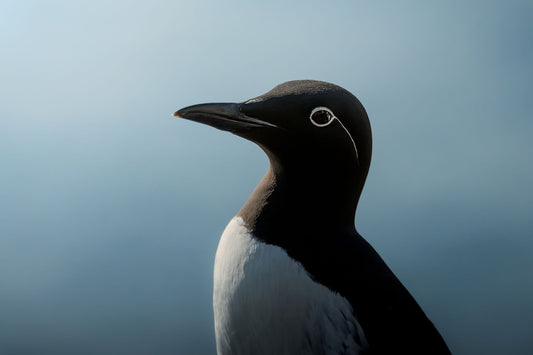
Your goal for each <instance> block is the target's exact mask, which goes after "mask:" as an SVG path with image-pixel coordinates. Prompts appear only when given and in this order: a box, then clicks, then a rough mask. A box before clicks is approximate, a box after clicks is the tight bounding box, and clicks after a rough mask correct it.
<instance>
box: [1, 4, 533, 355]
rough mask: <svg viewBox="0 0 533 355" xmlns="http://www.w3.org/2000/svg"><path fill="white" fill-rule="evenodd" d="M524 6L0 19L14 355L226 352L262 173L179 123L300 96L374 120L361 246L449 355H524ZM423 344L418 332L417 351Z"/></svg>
mask: <svg viewBox="0 0 533 355" xmlns="http://www.w3.org/2000/svg"><path fill="white" fill-rule="evenodd" d="M532 17H533V5H532V3H531V1H506V2H501V1H447V2H438V3H437V2H428V1H407V2H392V1H388V2H381V1H375V2H367V1H365V2H363V1H328V2H325V1H324V2H314V1H292V2H285V1H268V2H267V1H264V2H252V1H248V2H246V1H223V2H222V1H163V0H155V1H150V2H148V1H142V2H141V1H101V0H91V1H29V0H23V1H21V0H17V1H14V0H3V1H2V3H1V4H0V41H1V42H0V44H1V54H2V55H1V56H0V314H1V315H0V353H1V354H23V355H25V354H57V355H60V354H128V355H132V354H153V355H160V354H161V355H163V354H212V353H214V351H215V345H214V332H213V325H212V308H211V288H212V286H211V283H212V268H213V258H214V253H215V249H216V245H217V241H218V237H219V235H220V233H221V232H222V230H223V228H224V227H225V225H226V223H227V222H228V221H229V219H230V218H231V217H232V216H233V215H234V214H235V213H236V212H237V211H238V210H239V208H240V206H241V205H242V204H243V202H244V201H245V200H246V198H247V197H248V195H249V193H250V192H251V191H252V189H253V188H254V186H255V184H256V183H257V182H258V180H259V179H260V177H261V176H262V174H263V173H264V172H265V170H266V168H267V164H268V162H267V159H266V157H265V156H264V154H263V153H262V152H261V151H260V149H259V148H257V147H256V146H254V145H253V144H251V143H249V142H247V141H244V140H242V139H240V138H238V137H236V136H232V135H230V134H228V133H225V132H220V131H217V130H215V129H212V128H210V127H207V126H202V125H199V124H195V123H192V122H188V121H185V120H180V119H176V118H171V117H170V115H171V113H173V112H174V111H175V110H177V109H179V108H181V107H183V106H187V105H191V104H196V103H202V102H210V101H244V100H246V99H249V98H251V97H254V96H257V95H259V94H262V93H264V92H266V91H268V90H269V89H271V88H272V87H273V86H275V85H277V84H279V83H281V82H284V81H287V80H292V79H318V80H325V81H329V82H333V83H336V84H338V85H341V86H343V87H345V88H346V89H348V90H350V91H352V92H353V93H354V94H356V95H357V96H358V97H359V99H360V100H361V101H362V102H363V104H364V105H365V107H366V108H367V111H368V113H369V116H370V119H371V122H372V126H373V134H374V155H373V162H372V166H371V171H370V175H369V178H368V181H367V186H366V189H365V191H364V193H363V197H362V199H361V202H360V205H359V210H358V215H357V226H358V230H359V231H360V232H361V233H362V234H363V235H364V236H365V237H366V239H367V240H368V241H369V242H370V243H371V244H372V245H373V246H374V247H375V248H376V249H377V250H378V252H380V254H381V255H382V257H383V258H384V259H385V260H386V262H387V263H388V264H389V266H391V268H392V269H393V270H394V271H395V273H396V274H397V275H398V277H399V278H400V279H401V280H402V281H403V283H404V284H405V285H406V286H407V287H408V289H409V290H410V291H411V292H412V293H413V295H414V296H415V298H416V299H417V300H418V301H419V303H420V304H421V306H422V307H423V308H424V310H425V311H426V313H427V314H428V316H429V317H430V318H431V319H432V320H433V321H434V323H435V324H436V325H437V327H438V329H439V330H440V331H441V333H442V334H443V336H444V337H445V339H446V340H447V342H448V344H449V346H450V348H451V350H452V351H453V352H454V353H455V354H531V353H533V339H532V338H531V324H532V322H533V302H532V300H533V277H532V276H533V239H532V237H533V227H532V225H531V217H532V211H533V192H532V188H531V182H532V181H533V167H532V164H531V155H532V153H533V149H532V146H533V145H532V143H531V137H532V134H533V120H532V114H533V97H532V93H533V84H532V83H533V76H532V73H533V71H532V66H531V63H533V45H532V43H533V42H532V40H531V38H532V36H533V33H532V32H533V26H532V24H531V18H532ZM414 336H416V335H414Z"/></svg>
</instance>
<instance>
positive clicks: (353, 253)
mask: <svg viewBox="0 0 533 355" xmlns="http://www.w3.org/2000/svg"><path fill="white" fill-rule="evenodd" d="M174 116H178V117H183V118H185V119H189V120H193V121H197V122H200V123H205V124H207V125H210V126H213V127H215V128H219V129H222V130H225V131H230V132H232V133H234V134H236V135H239V136H241V137H244V138H246V139H248V140H250V141H253V142H255V143H257V144H258V145H259V146H260V147H261V148H262V149H263V150H264V151H265V152H266V154H267V155H268V158H269V160H270V167H269V169H268V171H267V172H266V174H265V176H264V177H263V178H262V180H261V181H260V182H259V184H258V186H257V187H256V188H255V190H254V191H253V193H252V195H251V196H250V198H249V199H248V201H247V202H246V203H245V204H244V206H243V208H242V209H241V210H240V211H239V213H238V214H237V215H236V216H235V217H234V218H233V219H232V220H231V221H230V222H229V224H228V226H227V227H226V229H225V231H224V233H223V234H222V237H221V239H220V242H219V245H218V249H217V252H216V257H215V271H214V292H213V305H214V314H215V333H216V344H217V352H218V353H219V354H393V353H408V354H449V353H450V352H449V350H448V348H447V346H446V344H445V342H444V341H443V339H442V337H441V336H440V334H439V333H438V331H437V330H436V329H435V327H434V326H433V324H432V323H431V322H430V321H429V319H428V318H427V317H426V315H425V314H424V312H423V311H422V309H421V308H420V307H419V306H418V304H417V303H416V301H415V300H414V299H413V297H412V296H411V295H410V294H409V292H408V291H407V290H406V289H405V287H404V286H403V285H402V284H401V283H400V281H399V280H398V279H397V278H396V277H395V276H394V274H393V273H392V271H391V270H390V269H389V268H388V267H387V265H386V264H385V263H384V262H383V260H382V259H381V258H380V256H379V255H378V254H377V253H376V251H375V250H374V249H373V248H372V247H371V246H370V245H369V244H368V243H367V242H366V241H365V240H364V239H363V237H362V236H361V235H360V234H359V233H358V232H357V230H356V229H355V225H354V220H355V212H356V208H357V203H358V201H359V197H360V194H361V191H362V189H363V185H364V183H365V179H366V176H367V173H368V169H369V166H370V159H371V153H372V137H371V130H370V123H369V121H368V116H367V114H366V112H365V109H364V108H363V106H362V105H361V103H360V102H359V100H357V98H356V97H355V96H353V95H352V94H351V93H349V92H348V91H346V90H344V89H343V88H341V87H339V86H336V85H333V84H329V83H325V82H321V81H312V80H302V81H289V82H286V83H283V84H281V85H278V86H277V87H275V88H274V89H273V90H271V91H269V92H268V93H266V94H264V95H262V96H259V97H257V98H255V99H251V100H248V101H246V102H244V103H211V104H201V105H194V106H189V107H186V108H183V109H181V110H179V111H177V112H176V113H174Z"/></svg>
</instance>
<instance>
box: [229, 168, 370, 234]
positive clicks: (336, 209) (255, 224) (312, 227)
mask: <svg viewBox="0 0 533 355" xmlns="http://www.w3.org/2000/svg"><path fill="white" fill-rule="evenodd" d="M300 168H301V167H300ZM302 171H304V172H305V173H302ZM361 188H362V185H361V187H359V186H358V184H357V181H354V180H352V179H346V177H342V178H339V177H338V176H334V175H333V176H332V175H331V174H330V172H328V169H320V170H316V171H305V170H302V169H293V170H287V169H285V168H282V167H281V166H280V165H277V164H276V162H273V163H272V162H271V165H270V168H269V169H268V171H267V173H266V174H265V176H264V177H263V178H262V180H261V181H260V183H259V184H258V185H257V187H256V188H255V190H254V191H253V193H252V195H251V196H250V198H249V199H248V201H247V202H246V204H245V205H244V206H243V208H242V209H241V211H240V212H239V214H238V215H239V216H240V217H242V218H243V220H244V222H245V223H246V225H247V226H248V228H249V229H250V230H252V231H253V232H254V234H255V235H257V236H258V237H260V238H261V235H262V234H263V235H265V236H268V237H265V238H272V236H279V238H288V237H289V238H292V237H291V235H294V234H297V235H302V234H305V235H310V234H317V233H322V232H324V233H325V232H332V231H335V230H348V229H350V230H353V229H354V219H355V212H356V207H357V202H358V199H359V194H360V192H361ZM274 244H276V243H275V241H274Z"/></svg>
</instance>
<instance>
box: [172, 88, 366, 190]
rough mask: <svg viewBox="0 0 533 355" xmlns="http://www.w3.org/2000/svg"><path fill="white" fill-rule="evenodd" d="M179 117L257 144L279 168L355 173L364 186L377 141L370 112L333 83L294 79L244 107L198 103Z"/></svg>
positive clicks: (240, 105)
mask: <svg viewBox="0 0 533 355" xmlns="http://www.w3.org/2000/svg"><path fill="white" fill-rule="evenodd" d="M174 116H178V117H183V118H185V119H189V120H193V121H197V122H200V123H205V124H207V125H210V126H213V127H215V128H218V129H222V130H225V131H230V132H232V133H234V134H236V135H239V136H241V137H244V138H246V139H248V140H250V141H253V142H255V143H257V144H258V145H259V146H260V147H261V148H263V150H264V151H265V152H266V153H267V154H268V156H269V158H270V160H271V163H272V165H273V167H274V168H275V169H280V170H283V171H290V170H292V169H300V170H301V171H305V172H306V173H314V174H315V175H320V176H322V175H325V176H335V175H336V174H337V173H345V174H348V175H352V174H355V175H357V178H358V179H357V180H359V181H361V180H362V181H361V182H364V179H365V177H366V174H367V172H368V167H369V165H370V159H371V153H372V138H371V131H370V123H369V121H368V117H367V114H366V112H365V109H364V108H363V106H362V105H361V103H360V102H359V100H358V99H357V98H356V97H355V96H354V95H352V94H351V93H349V92H348V91H346V90H344V89H343V88H341V87H339V86H337V85H333V84H330V83H326V82H322V81H313V80H297V81H289V82H286V83H283V84H280V85H278V86H276V87H275V88H274V89H272V90H271V91H269V92H267V93H266V94H264V95H261V96H259V97H256V98H254V99H251V100H248V101H245V102H243V103H209V104H200V105H194V106H189V107H185V108H183V109H181V110H179V111H177V112H175V113H174ZM328 171H329V172H328ZM334 172H335V173H334ZM330 183H335V181H330Z"/></svg>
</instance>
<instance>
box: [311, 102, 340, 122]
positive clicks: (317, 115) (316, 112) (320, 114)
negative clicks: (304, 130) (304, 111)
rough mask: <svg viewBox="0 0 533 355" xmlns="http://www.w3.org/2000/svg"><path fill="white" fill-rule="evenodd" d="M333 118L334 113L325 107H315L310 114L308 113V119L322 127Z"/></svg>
mask: <svg viewBox="0 0 533 355" xmlns="http://www.w3.org/2000/svg"><path fill="white" fill-rule="evenodd" d="M334 118H335V115H334V114H333V112H331V110H330V109H329V108H327V107H322V106H321V107H316V108H315V109H313V111H311V115H309V119H310V120H311V122H312V123H313V124H314V125H315V126H318V127H324V126H327V125H328V124H330V123H331V122H332V121H333V119H334Z"/></svg>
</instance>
